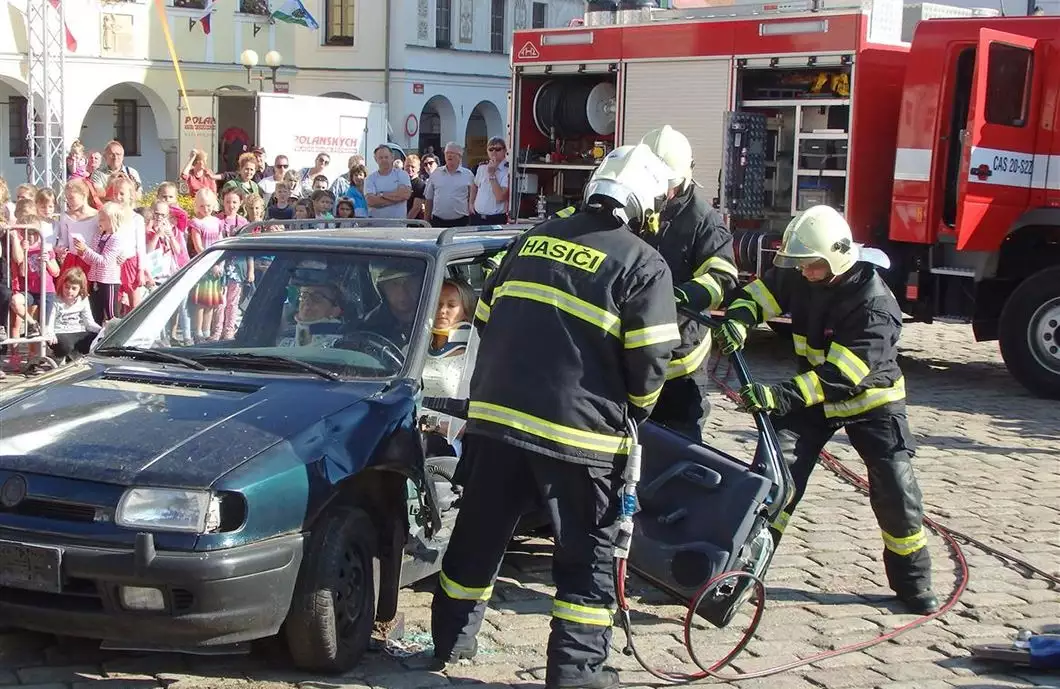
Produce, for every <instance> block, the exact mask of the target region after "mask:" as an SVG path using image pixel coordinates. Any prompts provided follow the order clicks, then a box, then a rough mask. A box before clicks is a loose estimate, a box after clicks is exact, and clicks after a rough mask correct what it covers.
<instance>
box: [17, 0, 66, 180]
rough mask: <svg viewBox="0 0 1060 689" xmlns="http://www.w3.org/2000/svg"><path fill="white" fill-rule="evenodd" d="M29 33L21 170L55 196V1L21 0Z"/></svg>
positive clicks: (59, 150)
mask: <svg viewBox="0 0 1060 689" xmlns="http://www.w3.org/2000/svg"><path fill="white" fill-rule="evenodd" d="M26 28H27V33H28V34H29V55H28V56H27V59H28V62H29V65H28V67H29V69H28V79H27V81H28V86H29V97H28V98H27V99H26V119H27V131H28V132H29V133H28V144H29V145H28V147H27V154H28V155H27V163H26V175H27V177H28V179H29V182H30V183H31V184H34V185H36V186H37V188H44V187H49V188H51V189H52V190H53V191H54V192H55V194H56V201H61V199H62V198H63V196H62V184H63V182H64V180H65V179H66V150H65V149H66V137H65V127H64V119H65V114H66V109H65V107H64V106H65V102H64V98H63V90H64V88H63V87H64V83H63V72H64V71H65V66H66V50H65V48H66V17H65V12H64V10H63V5H62V2H61V0H27V1H26Z"/></svg>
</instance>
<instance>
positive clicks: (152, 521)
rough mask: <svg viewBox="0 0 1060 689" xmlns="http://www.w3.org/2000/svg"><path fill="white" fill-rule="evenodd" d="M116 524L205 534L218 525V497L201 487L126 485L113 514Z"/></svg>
mask: <svg viewBox="0 0 1060 689" xmlns="http://www.w3.org/2000/svg"><path fill="white" fill-rule="evenodd" d="M114 522H115V523H116V524H117V525H118V526H124V527H128V528H133V529H146V530H149V531H183V532H187V533H208V532H210V531H214V530H216V529H217V528H218V527H219V526H220V525H221V500H220V498H218V497H217V496H216V495H214V494H213V493H210V492H209V491H204V490H181V489H176V488H129V489H128V490H126V491H125V494H124V495H122V496H121V500H120V501H119V502H118V509H117V511H116V512H115V513H114Z"/></svg>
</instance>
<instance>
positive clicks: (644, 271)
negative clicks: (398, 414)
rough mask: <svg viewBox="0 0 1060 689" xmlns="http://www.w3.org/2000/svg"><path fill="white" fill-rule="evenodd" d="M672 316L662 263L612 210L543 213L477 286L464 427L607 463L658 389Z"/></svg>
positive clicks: (673, 327) (673, 336)
mask: <svg viewBox="0 0 1060 689" xmlns="http://www.w3.org/2000/svg"><path fill="white" fill-rule="evenodd" d="M676 320H677V314H676V306H675V304H674V297H673V281H672V279H671V277H670V270H669V269H668V268H667V266H666V263H665V262H664V261H663V259H662V257H661V256H659V254H658V253H657V252H656V251H654V250H652V248H651V247H650V246H648V245H647V244H645V243H644V242H643V241H642V240H641V239H639V238H638V237H636V236H635V235H634V234H633V233H632V232H630V231H629V229H627V228H626V227H625V226H623V225H620V224H618V222H617V221H616V220H615V219H614V218H613V217H612V216H610V215H609V214H606V213H603V212H593V211H586V212H582V213H576V214H574V215H572V216H569V217H566V218H554V219H551V220H547V221H545V222H543V223H542V224H540V225H538V226H537V227H534V228H533V229H531V230H529V231H528V232H526V233H525V234H523V235H522V236H520V237H519V238H518V239H517V240H516V241H515V243H513V244H512V246H511V247H510V248H509V249H508V251H507V253H506V256H505V257H504V260H503V261H501V262H500V263H499V265H498V267H497V268H496V269H495V270H494V271H493V272H492V273H491V274H490V276H489V278H488V279H487V281H486V285H485V287H484V288H483V290H482V295H481V297H480V299H479V302H478V305H477V307H476V310H475V325H476V327H478V329H479V336H480V340H479V351H478V356H477V359H476V362H475V372H474V375H473V377H472V380H471V401H470V407H469V411H468V424H467V427H466V432H467V433H472V434H474V433H478V434H482V435H489V436H492V437H495V438H498V439H500V440H502V441H504V442H508V443H511V444H513V445H517V446H520V447H525V448H527V449H530V450H534V451H537V452H541V453H543V454H546V455H549V456H552V457H556V458H558V459H564V460H568V461H572V462H577V463H583V464H589V465H593V466H610V465H611V464H612V463H613V462H614V461H615V458H616V456H621V455H624V454H626V453H627V452H628V450H629V440H628V438H627V437H626V418H627V415H629V416H632V417H633V418H635V419H637V420H643V419H646V418H647V417H648V415H649V414H650V413H651V409H652V407H653V406H654V405H655V402H656V400H658V398H659V393H660V391H661V390H662V385H663V382H664V380H665V374H666V367H667V365H668V363H669V361H670V353H671V352H672V351H673V348H674V346H675V345H676V344H677V343H678V342H679V333H678V330H677V323H676Z"/></svg>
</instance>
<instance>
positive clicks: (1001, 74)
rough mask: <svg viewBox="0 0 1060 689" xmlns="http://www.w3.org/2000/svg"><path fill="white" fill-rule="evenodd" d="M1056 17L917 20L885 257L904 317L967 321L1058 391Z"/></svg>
mask: <svg viewBox="0 0 1060 689" xmlns="http://www.w3.org/2000/svg"><path fill="white" fill-rule="evenodd" d="M1058 47H1060V20H1058V19H1055V18H1045V17H1034V18H1022V17H1021V18H998V19H975V20H968V19H957V20H932V21H929V22H922V23H920V24H919V26H918V27H917V30H916V33H915V35H914V38H913V41H912V45H911V47H910V53H909V65H910V66H917V68H916V69H912V68H910V69H908V70H907V72H906V77H905V84H904V88H903V92H902V100H901V109H900V116H899V119H898V129H897V138H896V145H897V148H896V154H895V165H894V188H893V199H892V203H891V218H890V233H889V240H890V241H889V243H888V245H887V247H886V248H887V249H888V253H890V254H891V255H892V258H893V259H895V260H896V263H897V264H898V265H899V266H901V273H902V274H903V275H904V276H905V277H906V278H907V280H906V285H905V289H904V290H901V293H900V296H904V297H905V298H906V303H907V312H909V313H912V314H913V315H914V317H916V318H917V319H918V320H924V321H928V322H930V321H931V320H932V319H933V318H935V317H939V316H958V317H961V318H967V319H970V320H971V321H972V323H973V326H974V331H975V336H976V339H977V340H994V339H998V340H1000V344H1001V352H1002V355H1003V357H1004V359H1005V363H1006V365H1007V366H1008V367H1009V369H1010V370H1011V371H1012V373H1013V375H1014V376H1015V377H1016V378H1017V379H1018V380H1019V381H1020V382H1021V383H1023V384H1024V385H1025V386H1026V387H1028V388H1029V389H1031V390H1032V391H1034V392H1037V393H1039V394H1044V395H1047V396H1058V395H1060V342H1058V337H1060V156H1058V153H1060V136H1058V135H1057V134H1056V129H1057V127H1058V126H1060V111H1058V108H1057V105H1058V101H1057V99H1058V95H1060V54H1058V53H1057V48H1058Z"/></svg>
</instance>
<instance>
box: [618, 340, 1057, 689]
mask: <svg viewBox="0 0 1060 689" xmlns="http://www.w3.org/2000/svg"><path fill="white" fill-rule="evenodd" d="M720 364H721V357H720V355H719V356H718V358H717V359H716V362H715V364H714V366H713V368H712V369H711V373H710V378H711V380H712V381H713V382H714V383H715V384H716V385H717V386H718V387H719V388H721V390H722V392H723V393H724V394H725V396H726V397H728V398H729V399H731V400H733V401H735V402H739V401H740V396H739V394H738V393H737V392H736V391H735V390H733V389H732V388H730V387H729V386H728V385H726V383H725V379H726V378H728V371H726V374H725V376H718V375H716V372H717V369H718V367H719V366H720ZM730 369H731V365H730ZM821 462H822V463H823V464H824V465H825V466H826V467H828V469H830V470H831V471H832V472H833V473H835V474H836V475H837V476H839V477H840V478H842V479H843V480H845V481H846V482H847V483H849V484H851V485H853V486H854V487H855V488H857V489H858V490H860V491H861V492H863V493H865V494H868V491H869V484H868V481H866V480H865V479H864V478H862V477H861V476H860V475H858V474H857V473H855V472H854V471H852V470H850V469H849V468H847V467H846V466H845V465H844V464H843V463H842V462H840V461H839V460H838V459H837V458H836V457H835V456H833V455H832V454H830V453H828V452H824V451H822V452H821ZM924 524H925V525H926V526H927V527H928V528H929V529H931V530H932V531H934V532H935V533H936V534H938V535H939V536H940V537H941V538H942V539H943V540H944V541H945V542H946V545H947V547H948V548H949V550H950V552H951V553H953V557H954V559H955V560H956V561H957V584H956V585H955V586H954V589H953V591H952V593H950V597H949V600H947V601H946V603H945V604H944V605H943V606H942V607H940V608H939V609H938V610H937V611H936V612H933V613H931V614H929V615H923V616H921V617H918V618H917V619H915V620H913V621H912V622H909V623H908V624H904V625H902V626H901V627H896V628H895V629H892V630H891V631H889V632H887V633H885V634H881V635H879V636H877V637H875V638H873V639H868V640H867V641H860V642H857V643H853V644H848V645H846V646H841V647H840V648H837V649H834V650H831V651H824V652H822V653H818V654H815V655H812V656H810V657H808V658H803V659H801V660H796V661H794V662H791V663H787V664H784V665H777V666H776V667H771V668H766V669H765V670H758V671H756V672H749V673H745V674H739V675H723V674H720V673H719V672H718V670H720V669H722V668H723V667H725V666H726V665H728V664H729V663H730V662H732V660H733V659H734V658H736V656H738V655H739V654H740V653H741V652H742V651H743V650H744V648H746V646H747V644H748V643H750V641H751V639H752V637H753V636H754V633H755V631H756V630H757V629H758V624H759V622H760V621H761V619H762V615H763V613H764V612H765V604H766V588H765V584H763V583H762V581H761V580H760V579H758V578H757V577H755V576H754V575H752V574H750V573H748V572H742V571H732V572H724V573H722V574H719V575H718V576H716V577H714V578H713V579H711V580H710V581H708V582H707V583H706V584H705V585H704V586H703V587H702V588H701V589H700V590H699V591H698V592H697V593H696V595H695V596H693V598H692V600H691V601H689V604H688V610H687V612H686V614H685V619H684V646H685V649H686V650H687V651H688V655H689V657H691V659H692V662H693V663H695V664H696V666H697V667H698V668H699V670H700V671H699V672H692V673H676V672H666V671H664V670H659V669H656V668H653V667H651V666H650V665H649V664H648V663H647V662H646V661H645V660H644V659H643V658H642V657H641V655H640V653H639V652H638V651H637V649H636V645H635V643H634V641H633V634H632V624H631V622H630V617H629V612H630V608H629V601H628V600H627V599H626V582H625V580H626V561H625V560H624V559H622V560H619V561H618V563H617V566H616V592H617V599H618V607H619V611H620V612H621V614H622V624H623V626H624V628H625V631H626V643H627V646H626V649H625V652H626V653H627V654H629V655H633V657H635V658H636V660H637V662H638V663H640V665H641V666H642V667H643V668H644V669H645V670H646V671H647V672H648V673H649V674H651V675H652V676H654V677H656V678H658V679H661V680H663V681H665V682H669V683H672V684H687V683H690V682H696V681H700V680H704V679H708V678H709V679H715V680H719V681H724V682H739V681H741V680H748V679H760V678H762V677H769V676H771V675H776V674H780V673H782V672H787V671H789V670H794V669H796V668H800V667H804V666H806V665H810V664H812V663H817V662H820V661H822V660H826V659H828V658H835V657H836V656H841V655H845V654H847V653H855V652H857V651H862V650H865V649H866V648H871V647H873V646H876V645H878V644H881V643H884V642H886V641H890V640H891V639H894V638H895V637H897V636H899V635H901V634H904V633H905V632H908V631H909V630H911V629H915V628H917V627H920V626H922V625H924V624H926V623H928V622H930V621H931V620H934V619H936V618H938V617H941V616H942V615H945V614H946V613H947V612H949V611H950V610H951V609H953V607H954V606H955V605H956V604H957V601H958V600H960V597H961V595H962V594H963V593H964V591H965V589H966V588H967V586H968V577H969V570H968V561H967V560H966V559H965V557H964V551H963V550H962V549H961V545H960V543H959V542H958V541H957V539H958V538H960V539H961V540H964V541H967V542H969V543H972V544H973V545H975V546H976V547H979V548H981V549H982V550H984V551H986V552H988V553H990V554H992V555H994V556H995V557H999V558H1001V559H1003V560H1007V561H1009V562H1012V563H1015V564H1018V565H1020V566H1021V567H1023V568H1024V569H1026V570H1027V571H1028V572H1031V573H1033V574H1037V575H1038V576H1041V577H1043V578H1045V579H1047V580H1048V581H1051V582H1053V583H1054V584H1057V585H1060V577H1056V576H1053V575H1052V574H1049V573H1047V572H1044V571H1042V570H1041V569H1039V568H1037V567H1034V566H1033V565H1031V564H1030V563H1028V562H1025V561H1023V560H1021V559H1019V558H1016V557H1014V556H1012V555H1010V554H1008V553H1004V552H1002V551H1000V550H997V549H996V548H993V547H991V546H988V545H986V544H985V543H983V542H981V541H979V540H977V539H974V538H972V537H970V536H967V535H965V534H963V533H960V532H959V531H954V530H953V529H949V528H947V527H945V526H943V525H942V524H939V523H938V522H936V521H935V520H933V519H931V518H929V517H927V516H925V517H924ZM732 578H744V579H750V580H751V581H752V582H753V584H754V588H755V594H756V598H757V600H756V601H755V612H754V615H753V617H752V618H751V623H750V625H748V627H747V630H746V631H745V632H744V634H743V636H742V637H741V638H740V641H739V643H737V644H736V646H735V647H733V650H732V651H730V652H729V653H728V654H726V655H725V657H723V658H722V659H720V660H718V661H716V662H714V663H713V664H711V665H710V666H709V667H708V666H706V665H705V664H704V663H703V662H702V661H701V660H700V659H699V657H698V655H697V654H696V651H695V648H694V647H693V645H692V622H693V620H694V618H695V614H696V610H698V609H699V606H700V604H701V603H702V601H703V600H704V599H705V598H706V597H707V595H709V594H710V593H711V592H713V590H714V589H715V588H717V587H718V586H719V585H720V584H721V583H722V582H723V581H726V580H728V579H732Z"/></svg>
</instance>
